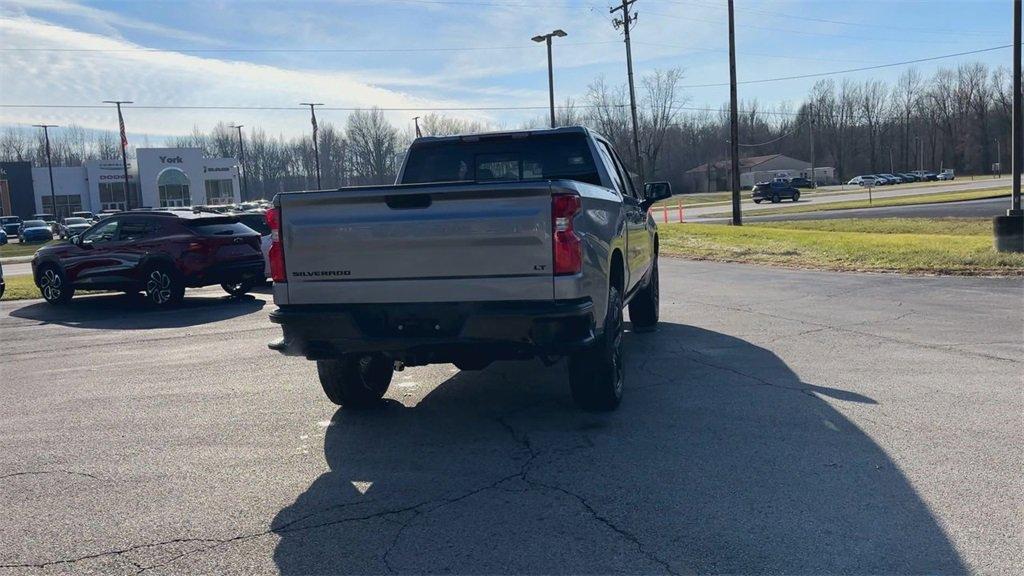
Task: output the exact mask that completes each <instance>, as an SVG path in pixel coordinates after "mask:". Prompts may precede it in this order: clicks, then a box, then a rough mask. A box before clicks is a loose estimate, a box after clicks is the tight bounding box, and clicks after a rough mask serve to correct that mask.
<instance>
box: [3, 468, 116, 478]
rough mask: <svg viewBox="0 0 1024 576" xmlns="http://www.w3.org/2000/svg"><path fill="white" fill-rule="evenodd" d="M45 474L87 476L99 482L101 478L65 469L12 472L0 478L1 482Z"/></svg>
mask: <svg viewBox="0 0 1024 576" xmlns="http://www.w3.org/2000/svg"><path fill="white" fill-rule="evenodd" d="M43 474H67V475H69V476H85V477H86V478H92V479H93V480H99V477H97V476H94V475H92V474H89V473H88V472H76V471H74V470H66V469H64V468H61V469H58V470H26V471H24V472H12V473H10V474H4V475H2V476H0V480H3V479H5V478H14V477H16V476H39V475H43Z"/></svg>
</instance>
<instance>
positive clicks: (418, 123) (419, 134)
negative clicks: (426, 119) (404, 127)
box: [412, 116, 423, 138]
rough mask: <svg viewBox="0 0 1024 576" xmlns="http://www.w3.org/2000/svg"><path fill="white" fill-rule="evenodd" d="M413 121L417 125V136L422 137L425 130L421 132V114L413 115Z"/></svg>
mask: <svg viewBox="0 0 1024 576" xmlns="http://www.w3.org/2000/svg"><path fill="white" fill-rule="evenodd" d="M412 122H413V124H415V125H416V137H417V138H421V137H422V136H423V132H420V117H419V116H413V117H412Z"/></svg>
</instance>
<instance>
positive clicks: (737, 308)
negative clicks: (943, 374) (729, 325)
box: [691, 301, 1021, 364]
mask: <svg viewBox="0 0 1024 576" xmlns="http://www.w3.org/2000/svg"><path fill="white" fill-rule="evenodd" d="M691 303H693V304H700V305H703V306H711V307H714V308H720V309H723V310H731V311H733V312H744V313H747V314H757V315H759V316H767V317H768V318H774V319H776V320H786V321H788V322H799V323H801V324H807V325H810V326H817V327H819V328H822V329H831V330H835V331H836V332H847V333H850V334H856V335H858V336H867V337H869V338H878V339H879V340H886V341H889V342H896V343H899V344H906V345H909V346H917V347H919V348H926V349H928V350H939V351H944V352H946V351H953V352H957V353H959V354H964V355H967V356H976V357H979V358H986V359H989V360H1000V361H1002V362H1013V363H1014V364H1019V363H1021V361H1020V360H1017V359H1015V358H1003V357H1002V356H993V355H991V354H984V353H982V352H973V351H970V350H962V349H959V348H947V347H945V346H943V345H941V344H928V343H925V342H917V341H915V340H906V339H903V338H895V337H892V336H885V335H883V334H875V333H872V332H864V331H862V330H854V329H852V328H850V327H847V326H835V325H832V324H827V323H824V322H815V321H813V320H804V319H800V318H790V317H788V316H782V315H779V314H770V313H768V312H762V311H760V310H753V309H750V308H744V307H741V306H724V305H722V304H717V303H714V302H700V301H692V302H691ZM904 317H906V316H905V315H902V316H900V317H899V318H904ZM856 325H857V324H853V326H856Z"/></svg>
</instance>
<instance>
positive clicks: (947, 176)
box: [935, 168, 956, 181]
mask: <svg viewBox="0 0 1024 576" xmlns="http://www.w3.org/2000/svg"><path fill="white" fill-rule="evenodd" d="M935 179H936V180H945V181H950V180H955V179H956V176H955V175H954V174H953V169H952V168H946V169H945V170H943V171H942V173H940V174H938V175H936V176H935Z"/></svg>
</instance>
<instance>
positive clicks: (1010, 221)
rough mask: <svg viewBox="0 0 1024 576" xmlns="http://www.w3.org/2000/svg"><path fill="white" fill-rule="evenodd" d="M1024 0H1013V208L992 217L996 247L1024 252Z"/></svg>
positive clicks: (1011, 160) (1011, 161)
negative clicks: (1023, 176) (1023, 183)
mask: <svg viewBox="0 0 1024 576" xmlns="http://www.w3.org/2000/svg"><path fill="white" fill-rule="evenodd" d="M1020 27H1021V0H1013V121H1012V122H1011V129H1012V130H1013V150H1012V151H1011V153H1010V176H1011V177H1012V178H1013V185H1012V187H1011V190H1012V196H1011V200H1010V209H1009V210H1007V211H1006V216H996V217H995V218H993V219H992V228H993V232H994V234H995V248H996V250H997V251H999V252H1024V211H1022V210H1021V205H1020V172H1021V168H1022V164H1024V116H1022V111H1021V81H1020V75H1021V62H1020V58H1021V55H1020V48H1021V30H1020Z"/></svg>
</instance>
